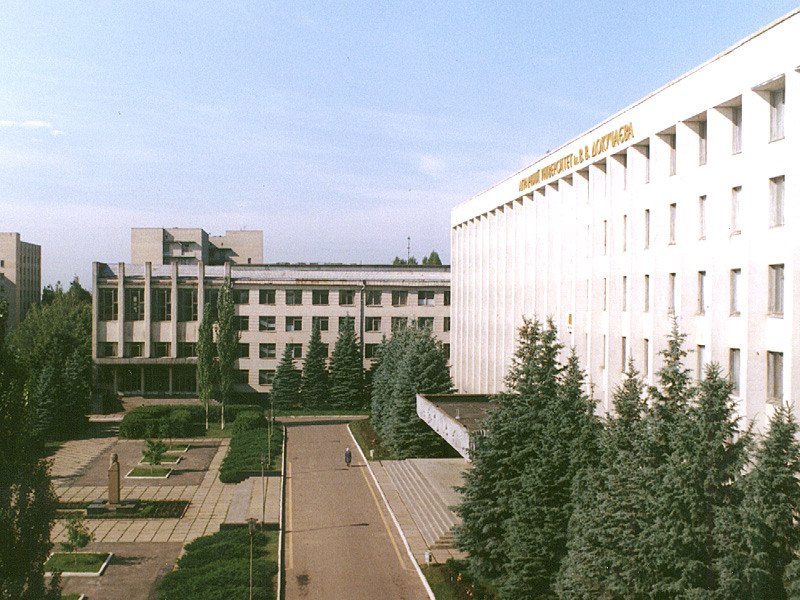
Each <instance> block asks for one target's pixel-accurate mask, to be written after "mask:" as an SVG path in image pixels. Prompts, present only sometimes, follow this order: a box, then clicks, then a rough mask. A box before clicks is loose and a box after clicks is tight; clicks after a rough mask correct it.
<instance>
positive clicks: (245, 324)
mask: <svg viewBox="0 0 800 600" xmlns="http://www.w3.org/2000/svg"><path fill="white" fill-rule="evenodd" d="M235 324H236V331H247V330H248V329H250V317H248V316H247V315H241V316H237V317H236V323H235Z"/></svg>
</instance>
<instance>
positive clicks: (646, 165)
mask: <svg viewBox="0 0 800 600" xmlns="http://www.w3.org/2000/svg"><path fill="white" fill-rule="evenodd" d="M642 155H643V156H644V182H645V183H650V141H649V140H648V142H647V145H646V146H642Z"/></svg>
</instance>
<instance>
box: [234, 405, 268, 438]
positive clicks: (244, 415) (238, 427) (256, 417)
mask: <svg viewBox="0 0 800 600" xmlns="http://www.w3.org/2000/svg"><path fill="white" fill-rule="evenodd" d="M266 426H267V420H266V419H265V418H264V414H263V412H261V411H258V412H256V411H249V410H248V411H244V412H240V413H239V414H238V415H236V420H235V421H234V422H233V435H236V434H237V433H244V432H245V431H250V430H251V429H263V428H265V427H266Z"/></svg>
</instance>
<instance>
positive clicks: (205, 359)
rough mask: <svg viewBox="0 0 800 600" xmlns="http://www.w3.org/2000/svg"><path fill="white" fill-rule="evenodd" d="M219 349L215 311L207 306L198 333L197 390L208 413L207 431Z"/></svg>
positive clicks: (209, 305)
mask: <svg viewBox="0 0 800 600" xmlns="http://www.w3.org/2000/svg"><path fill="white" fill-rule="evenodd" d="M216 354H217V347H216V345H215V344H214V309H213V307H212V306H211V304H206V306H205V309H204V310H203V320H202V321H201V322H200V327H199V329H198V332H197V388H198V391H199V395H200V402H202V403H203V407H204V408H205V413H206V429H208V404H209V402H211V400H213V398H214V386H215V382H216V379H217V378H216V368H217V365H216V362H215V360H214V359H215V357H216Z"/></svg>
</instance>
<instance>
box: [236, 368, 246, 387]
mask: <svg viewBox="0 0 800 600" xmlns="http://www.w3.org/2000/svg"><path fill="white" fill-rule="evenodd" d="M249 382H250V371H248V370H247V369H237V370H235V371H234V372H233V383H236V384H239V385H247V384H248V383H249Z"/></svg>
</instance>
